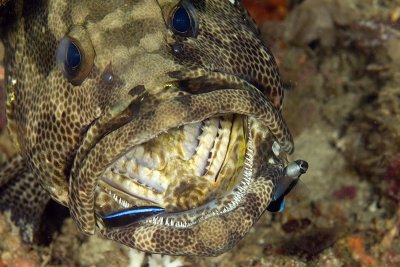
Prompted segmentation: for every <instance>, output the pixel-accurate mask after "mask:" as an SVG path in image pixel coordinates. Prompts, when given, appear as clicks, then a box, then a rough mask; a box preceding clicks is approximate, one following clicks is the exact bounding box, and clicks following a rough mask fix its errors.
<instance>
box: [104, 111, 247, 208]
mask: <svg viewBox="0 0 400 267" xmlns="http://www.w3.org/2000/svg"><path fill="white" fill-rule="evenodd" d="M246 123H247V117H246V116H242V115H232V114H230V115H224V116H220V117H212V118H208V119H206V120H204V121H202V122H198V123H193V124H187V125H184V126H182V127H179V128H176V129H171V130H169V131H168V132H166V133H163V134H160V135H159V136H157V137H156V138H154V139H152V140H150V141H149V142H146V143H144V144H141V145H138V146H136V147H134V148H133V149H131V150H130V151H129V152H127V153H126V154H125V155H123V156H122V157H120V158H118V159H117V160H116V161H115V162H114V163H113V164H112V165H111V166H109V167H108V168H107V169H106V171H105V172H104V173H103V175H102V177H101V179H100V181H99V186H100V187H102V188H104V190H105V191H106V192H109V194H110V196H113V198H114V200H116V201H118V202H119V203H120V204H122V205H121V206H123V207H124V208H130V207H149V206H152V207H154V206H156V207H160V208H163V209H165V211H167V212H179V211H186V210H190V209H193V208H197V207H199V206H201V205H203V204H205V203H207V202H209V201H211V200H213V199H214V198H216V197H220V196H223V195H224V194H225V193H227V192H229V191H231V190H232V189H233V187H234V186H235V185H236V184H237V183H238V182H239V180H240V177H241V172H242V169H243V163H244V158H245V153H246V129H247V124H246ZM114 212H115V210H112V211H108V212H103V213H105V214H112V213H114Z"/></svg>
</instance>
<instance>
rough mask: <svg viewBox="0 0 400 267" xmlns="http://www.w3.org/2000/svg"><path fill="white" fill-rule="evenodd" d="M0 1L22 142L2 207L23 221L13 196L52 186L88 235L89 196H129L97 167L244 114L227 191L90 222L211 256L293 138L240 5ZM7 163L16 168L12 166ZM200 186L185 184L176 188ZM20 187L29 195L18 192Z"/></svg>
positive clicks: (11, 114)
mask: <svg viewBox="0 0 400 267" xmlns="http://www.w3.org/2000/svg"><path fill="white" fill-rule="evenodd" d="M180 6H183V7H184V8H185V10H186V11H187V12H188V13H189V14H190V18H191V22H192V23H193V24H192V25H191V27H193V28H192V31H193V32H191V33H190V34H189V35H187V36H183V35H182V34H181V33H177V32H176V30H174V29H173V28H171V20H172V19H173V14H174V11H176V9H177V7H180ZM1 12H4V13H3V14H13V15H12V16H8V17H7V19H5V20H2V21H1V23H3V25H1V26H2V29H6V30H4V31H2V32H1V34H2V35H3V36H2V39H3V40H4V43H5V47H6V76H7V77H6V82H7V90H8V99H7V116H8V121H9V125H8V126H9V129H10V131H11V132H12V133H13V136H14V140H15V143H16V145H17V147H18V150H19V152H20V156H18V158H16V159H14V160H13V161H11V162H10V163H8V166H5V167H3V168H2V169H0V186H1V188H0V190H1V192H3V196H7V197H3V198H2V200H0V206H1V207H6V208H11V209H14V210H16V211H18V212H16V214H18V216H17V217H19V218H24V219H28V218H29V216H27V215H24V214H26V213H24V212H23V208H24V207H26V208H28V207H29V205H28V204H26V206H25V205H24V203H31V204H32V203H36V204H37V206H43V205H42V203H45V202H46V201H47V199H48V196H50V197H51V198H52V199H54V200H55V201H57V202H58V203H60V204H62V205H64V206H66V207H68V208H69V209H70V212H71V216H72V218H73V219H74V220H75V222H76V224H77V226H78V228H79V229H80V230H81V231H82V232H85V233H87V234H93V233H94V232H95V229H96V223H97V224H98V223H99V221H100V219H101V218H99V216H97V215H96V211H98V210H97V209H99V207H103V208H104V207H107V208H108V209H118V208H122V206H121V205H122V204H121V203H129V201H130V197H129V196H125V195H123V196H122V198H124V197H126V199H123V201H120V202H118V201H115V199H114V200H113V199H111V198H110V197H103V198H102V197H101V196H103V195H107V192H106V191H104V190H103V189H99V180H100V177H101V175H102V174H103V173H104V171H105V169H106V168H107V167H109V166H110V165H111V164H112V163H113V162H115V161H116V160H117V159H118V158H119V157H121V155H124V154H125V153H127V152H128V151H130V150H131V149H132V148H134V147H136V146H138V145H139V144H142V143H146V142H148V141H150V140H152V139H154V138H157V137H158V136H159V135H160V134H162V133H164V132H167V131H168V130H169V129H174V128H178V127H181V126H183V125H186V124H190V123H196V122H201V121H204V120H206V119H207V118H210V117H214V116H220V115H221V114H241V115H242V116H244V117H245V118H246V119H245V121H246V123H247V124H246V126H245V127H246V131H247V132H246V138H247V139H246V142H247V144H246V157H245V159H244V167H243V177H242V179H241V180H240V182H238V185H236V187H235V188H234V189H233V190H232V191H231V192H227V194H225V195H223V196H220V197H218V198H216V199H214V200H212V201H211V203H212V205H211V206H212V208H210V206H207V207H206V206H201V207H199V208H198V209H194V210H193V211H187V212H185V211H183V212H178V213H162V214H161V215H157V216H155V217H152V218H149V219H145V220H141V221H140V222H138V223H134V224H131V225H129V226H127V227H113V228H108V227H105V226H104V225H102V226H101V225H100V233H101V234H102V235H104V236H105V237H107V238H109V239H112V240H115V241H117V242H120V243H122V244H125V245H128V246H131V247H134V248H138V249H140V250H144V251H148V252H151V253H163V254H172V255H204V256H211V255H218V254H220V253H222V252H224V251H226V250H228V249H230V248H232V247H233V246H234V245H235V244H236V243H237V242H238V241H239V240H240V239H241V238H242V237H243V236H244V235H245V234H246V233H247V232H248V230H249V229H250V228H251V226H252V225H253V224H254V223H255V222H256V221H257V220H258V218H259V217H260V216H261V214H262V213H263V212H264V211H265V209H266V208H267V206H268V204H269V203H270V201H271V197H272V195H273V193H274V190H275V185H276V183H277V182H279V180H280V179H281V178H282V177H283V176H284V173H283V170H284V167H285V166H286V164H287V160H286V154H287V153H291V152H292V151H293V141H292V137H291V134H290V132H289V130H288V128H287V126H286V123H285V121H284V119H283V118H282V115H281V113H280V111H281V108H282V101H283V88H282V82H281V78H280V76H279V73H278V69H277V66H276V64H275V60H274V58H273V56H272V54H271V52H270V51H269V50H268V48H266V47H265V46H264V45H263V43H262V42H261V41H260V39H259V35H258V32H257V30H256V29H255V27H254V25H253V24H252V22H250V21H248V20H247V15H246V14H245V13H244V12H243V9H242V8H241V7H240V6H238V5H233V4H232V3H231V2H230V1H222V0H193V1H186V0H184V1H176V0H159V1H154V0H132V1H126V0H115V1H90V0H80V1H67V0H49V1H43V0H41V1H34V2H33V1H22V0H16V1H10V2H9V3H8V4H7V5H6V6H5V7H3V8H2V10H1ZM63 40H67V42H72V43H74V44H75V45H76V46H77V47H78V50H79V60H78V62H79V64H78V67H77V68H72V69H67V70H65V64H66V63H65V62H67V61H65V60H66V59H64V58H61V59H60V58H59V57H63V56H65V57H68V56H69V55H70V54H69V53H73V52H65V51H64V52H63V50H62V52H59V51H60V49H61V48H60V44H61V43H62V42H63ZM69 47H71V46H70V45H69V43H68V45H67V48H69ZM66 51H69V50H66ZM75 54H76V55H77V53H75ZM60 60H61V65H62V66H64V68H63V67H62V66H61V68H60ZM63 60H64V61H65V62H64V61H63ZM57 62H58V65H57ZM68 62H69V63H67V64H69V65H71V64H72V63H71V62H72V61H68ZM69 65H68V66H69ZM68 66H67V67H68ZM276 143H278V144H279V147H280V151H279V152H278V153H276V151H274V150H273V149H272V147H273V146H274V144H276ZM165 149H166V150H168V144H166V145H165ZM14 165H19V166H23V167H21V168H20V169H14V170H19V172H17V173H16V172H15V171H14V172H13V171H11V170H13V168H12V166H14ZM39 183H40V185H41V186H42V187H43V189H44V190H40V193H38V192H35V190H36V191H37V190H39V189H38V186H37V184H39ZM34 184H36V185H34ZM32 185H33V186H32ZM200 186H201V184H200V183H199V184H197V183H196V182H195V181H194V182H193V183H191V184H190V185H188V186H187V188H200ZM22 189H23V190H25V191H26V192H27V193H26V194H24V195H21V194H18V192H19V190H22ZM33 189H34V190H33ZM96 190H97V191H96ZM99 190H100V191H99ZM102 190H103V191H102ZM178 194H179V193H178V191H177V192H176V194H175V195H176V197H178ZM39 196H40V197H39ZM17 203H22V205H21V204H20V205H17ZM39 203H40V205H39ZM33 208H38V207H33ZM104 209H106V208H104ZM40 213H41V211H40V210H38V212H37V213H36V215H37V216H40ZM163 216H164V217H163Z"/></svg>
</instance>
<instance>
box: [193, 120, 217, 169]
mask: <svg viewBox="0 0 400 267" xmlns="http://www.w3.org/2000/svg"><path fill="white" fill-rule="evenodd" d="M218 125H219V119H217V118H211V119H208V120H206V121H205V122H204V127H203V129H202V130H203V132H202V133H201V135H200V136H199V145H198V146H197V147H196V154H195V155H194V156H193V158H192V160H193V164H194V166H195V169H194V172H195V173H194V174H195V175H197V176H202V175H203V174H204V172H205V168H206V166H207V160H208V156H209V153H210V151H211V149H212V147H213V144H214V141H215V138H216V136H217V133H218Z"/></svg>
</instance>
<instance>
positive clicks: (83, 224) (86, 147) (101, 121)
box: [69, 76, 262, 234]
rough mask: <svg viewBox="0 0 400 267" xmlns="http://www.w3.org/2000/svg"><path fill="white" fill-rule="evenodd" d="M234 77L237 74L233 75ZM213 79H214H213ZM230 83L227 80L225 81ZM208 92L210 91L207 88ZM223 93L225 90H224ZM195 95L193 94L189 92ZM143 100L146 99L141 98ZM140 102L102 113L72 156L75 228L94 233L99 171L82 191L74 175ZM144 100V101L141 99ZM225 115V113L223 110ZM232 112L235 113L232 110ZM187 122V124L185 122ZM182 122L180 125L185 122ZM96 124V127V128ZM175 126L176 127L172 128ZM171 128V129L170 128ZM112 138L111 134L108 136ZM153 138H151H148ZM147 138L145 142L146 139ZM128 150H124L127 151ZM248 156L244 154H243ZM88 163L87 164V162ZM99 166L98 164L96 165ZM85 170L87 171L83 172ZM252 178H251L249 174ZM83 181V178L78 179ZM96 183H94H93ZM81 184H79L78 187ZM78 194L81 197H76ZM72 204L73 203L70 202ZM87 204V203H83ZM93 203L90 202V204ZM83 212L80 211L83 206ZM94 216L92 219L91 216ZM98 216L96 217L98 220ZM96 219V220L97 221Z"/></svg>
mask: <svg viewBox="0 0 400 267" xmlns="http://www.w3.org/2000/svg"><path fill="white" fill-rule="evenodd" d="M235 77H236V76H235ZM236 78H237V79H238V80H239V81H242V82H243V83H246V84H249V83H248V82H247V81H246V80H243V79H241V78H238V77H236ZM214 81H215V80H214ZM228 82H229V81H228ZM249 87H250V88H252V89H250V90H256V91H258V94H262V93H261V92H260V90H259V89H258V88H256V87H254V86H253V85H251V84H250V86H249ZM249 87H246V86H243V87H242V86H237V87H236V88H229V87H228V88H218V89H216V90H211V91H213V92H214V91H222V90H224V91H230V90H229V89H237V88H239V90H242V91H246V90H249ZM209 92H210V91H209ZM206 94H207V93H199V94H197V95H206ZM223 94H224V93H223ZM189 95H190V94H189ZM192 95H194V94H192ZM144 99H145V98H144ZM141 101H143V99H141V98H137V99H135V100H134V101H130V102H129V103H128V104H126V103H127V101H125V102H124V101H123V102H124V103H123V105H126V106H125V107H126V108H124V109H121V110H122V111H121V112H120V113H117V114H116V115H114V116H108V117H107V114H106V115H105V116H102V117H99V118H98V119H97V120H96V121H95V122H94V123H93V125H92V127H89V128H88V130H87V132H86V136H85V137H84V138H83V141H82V143H81V146H80V147H79V148H78V151H77V154H76V156H75V158H74V163H73V167H72V169H71V174H70V181H69V183H70V186H69V201H70V211H71V216H72V217H73V219H74V220H75V221H76V223H77V226H78V228H79V229H80V230H81V231H82V232H85V233H87V234H93V233H94V217H96V216H95V210H94V207H95V204H94V203H95V190H96V187H97V183H98V180H99V179H100V176H101V174H99V175H97V174H95V175H94V176H93V175H92V176H93V177H94V178H90V177H89V179H90V181H89V183H90V186H87V187H86V189H84V190H83V191H82V182H80V181H78V180H79V179H77V177H78V176H79V175H80V172H81V170H82V167H85V165H87V164H86V163H87V162H88V161H89V159H88V156H90V155H91V154H93V153H92V151H94V150H95V149H96V148H98V147H99V146H100V149H101V144H100V143H101V142H102V141H103V140H104V139H106V138H108V137H109V135H112V133H116V132H118V131H117V130H120V129H121V128H122V127H124V126H126V125H129V123H130V122H132V121H133V120H134V119H135V115H136V114H138V113H137V112H139V113H140V108H137V107H138V106H139V107H140V105H141V104H142V103H141ZM143 102H144V101H143ZM222 113H224V114H226V112H222ZM232 113H235V112H232ZM214 116H215V115H212V116H211V115H210V116H209V117H214ZM209 117H204V118H203V117H202V118H203V119H201V120H199V121H203V120H204V119H206V118H209ZM115 119H116V120H117V123H115V121H114V120H115ZM184 124H186V123H184ZM184 124H181V125H184ZM104 125H105V127H104ZM96 126H97V127H96ZM171 128H175V127H171ZM169 129H170V128H169ZM110 138H111V137H110ZM151 139H153V138H151ZM147 141H148V140H146V141H144V142H147ZM127 150H128V149H126V151H127ZM246 155H247V153H246ZM119 157H120V155H117V156H114V157H113V159H111V160H106V161H104V160H103V161H104V162H107V163H106V166H105V167H101V168H102V170H101V172H104V171H105V170H106V169H107V167H108V166H110V165H111V164H112V163H113V162H115V160H117V159H118V158H119ZM89 165H90V163H89ZM98 168H100V167H98ZM86 173H87V172H86ZM252 178H254V177H252ZM80 180H82V178H81V179H80ZM94 182H95V183H94ZM79 185H80V187H79ZM79 195H80V196H79ZM71 203H72V205H71ZM85 203H86V204H85ZM90 203H92V204H90ZM83 206H85V208H83V212H82V208H81V207H83ZM83 217H86V218H87V219H86V220H85V219H82V218H83ZM92 218H93V219H92ZM98 219H99V218H97V220H98ZM97 220H96V221H97ZM87 221H93V225H92V224H87Z"/></svg>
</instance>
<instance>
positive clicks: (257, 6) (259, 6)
mask: <svg viewBox="0 0 400 267" xmlns="http://www.w3.org/2000/svg"><path fill="white" fill-rule="evenodd" d="M242 3H243V5H244V7H245V8H246V9H247V10H248V11H249V13H250V15H251V16H252V17H253V19H254V20H255V21H256V23H257V25H258V26H261V25H262V24H263V23H264V22H265V21H266V20H283V19H284V18H285V16H286V14H287V12H288V3H287V0H242Z"/></svg>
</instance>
